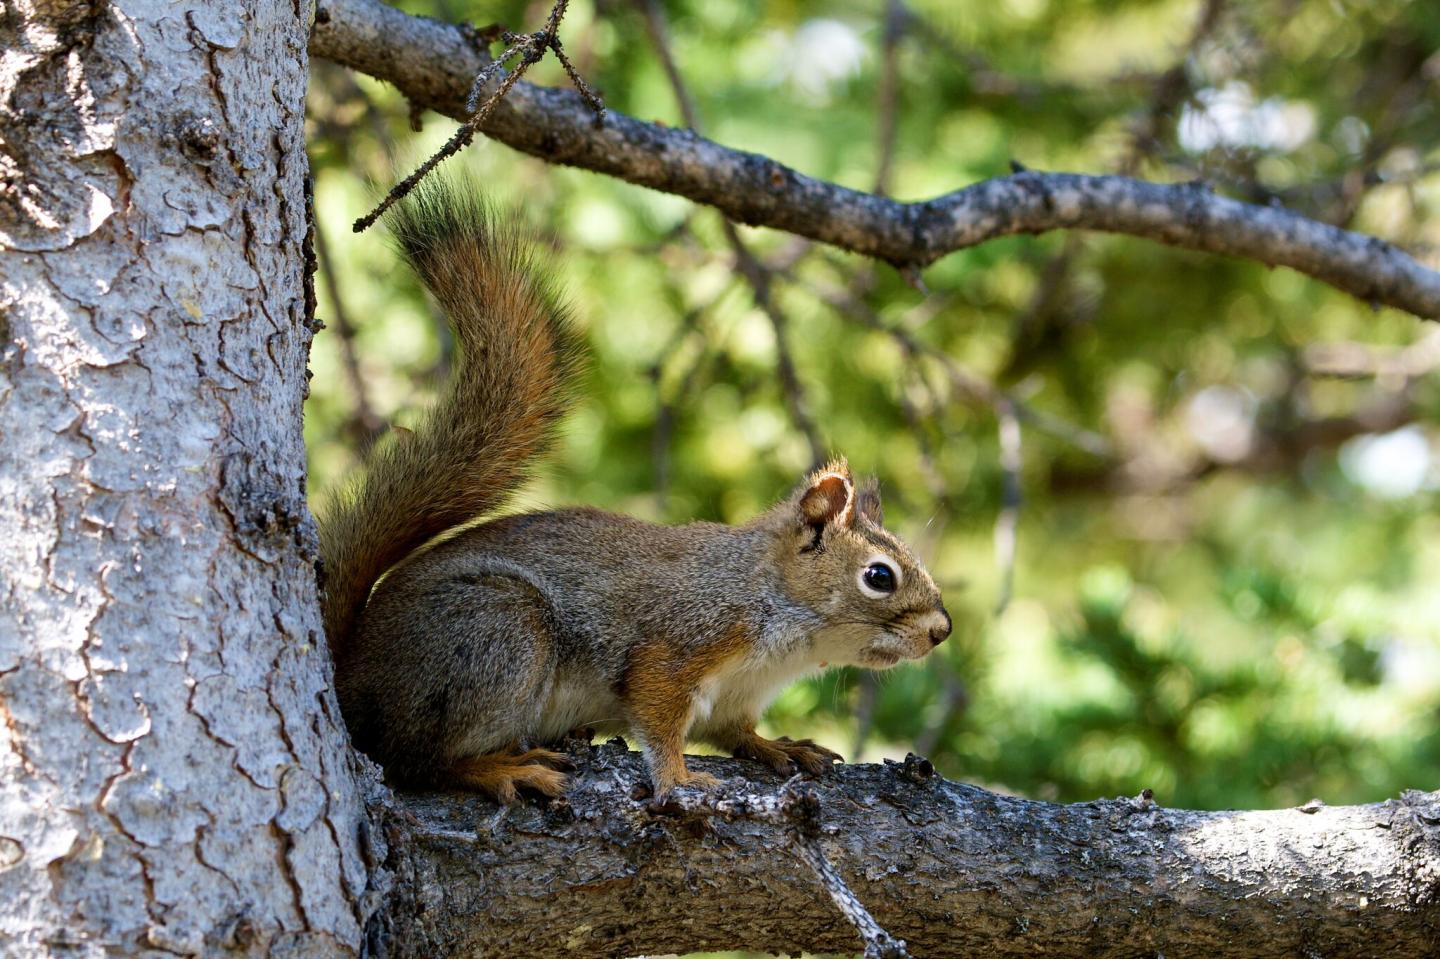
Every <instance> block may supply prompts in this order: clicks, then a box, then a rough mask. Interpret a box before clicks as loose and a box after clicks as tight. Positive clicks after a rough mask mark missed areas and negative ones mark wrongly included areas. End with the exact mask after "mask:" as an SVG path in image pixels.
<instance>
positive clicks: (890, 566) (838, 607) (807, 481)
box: [320, 177, 951, 802]
mask: <svg viewBox="0 0 1440 959" xmlns="http://www.w3.org/2000/svg"><path fill="white" fill-rule="evenodd" d="M387 220H388V226H389V228H390V231H391V233H392V236H393V237H394V239H395V241H396V243H397V245H398V247H399V249H400V252H401V255H402V256H403V258H404V259H405V260H406V261H407V262H408V264H409V265H410V266H411V267H412V268H413V269H414V271H415V272H416V274H417V275H418V276H419V278H420V279H421V281H422V282H423V284H424V285H425V286H426V287H427V288H428V289H429V290H430V292H431V294H432V295H433V296H434V298H435V300H436V301H437V303H438V304H439V305H440V307H441V308H442V310H443V311H444V313H445V315H446V316H447V318H448V321H449V323H450V325H451V327H452V328H453V331H454V336H455V340H456V343H457V345H458V348H459V357H458V360H457V362H456V365H455V371H454V373H453V374H452V376H451V378H450V382H449V383H448V384H447V386H446V388H445V390H444V393H443V395H442V396H441V398H440V399H439V401H438V402H437V404H436V405H435V407H434V409H432V410H431V411H430V412H429V413H428V415H427V416H426V418H425V419H424V420H423V422H421V423H420V425H419V426H417V427H416V428H415V429H414V430H413V431H412V432H408V433H403V434H400V435H396V436H393V437H389V438H387V439H386V441H384V442H381V443H380V444H378V445H377V447H376V448H375V449H374V450H372V451H371V453H370V455H369V456H368V462H367V463H366V464H365V466H364V468H363V470H362V471H361V472H360V476H359V479H358V482H356V483H354V484H352V486H351V488H350V489H349V491H348V494H346V495H342V496H340V497H338V498H337V502H336V504H335V506H334V508H333V509H332V510H331V511H330V512H329V515H327V516H326V517H325V518H324V519H323V521H322V522H321V526H320V536H321V559H322V571H323V576H324V597H325V598H324V619H325V629H326V634H327V636H328V638H329V641H330V646H331V650H332V653H333V655H334V659H335V681H336V690H337V693H338V697H339V701H340V707H341V712H342V714H343V716H344V718H345V722H346V724H347V726H348V728H349V730H350V733H351V737H352V740H353V741H354V743H355V745H356V746H357V747H358V748H359V749H360V750H362V751H363V752H365V753H367V754H368V755H369V756H370V757H371V758H373V759H375V760H376V761H378V762H379V763H380V764H381V765H382V766H383V767H384V768H385V771H386V775H387V777H390V778H392V780H394V781H400V782H405V783H409V784H413V785H422V786H423V785H430V786H439V787H452V788H456V787H458V788H464V789H470V790H474V791H479V792H483V793H488V794H489V795H491V796H492V797H494V798H495V799H497V800H499V801H502V802H511V801H514V800H515V799H516V798H517V792H516V790H517V788H526V789H532V790H535V791H537V792H539V793H541V794H544V795H548V796H555V795H559V794H560V793H561V792H563V790H564V789H565V785H566V782H567V777H566V775H565V771H566V770H567V769H568V768H570V764H569V762H568V760H567V759H566V757H565V755H564V754H563V753H560V752H556V751H553V750H550V749H546V748H543V747H544V745H546V744H554V743H555V742H557V741H558V740H560V739H561V738H562V737H563V736H564V735H566V734H567V733H568V732H571V731H573V730H575V729H578V728H582V727H585V726H591V727H595V726H603V725H604V724H607V723H608V724H615V725H618V726H620V727H623V728H628V730H629V732H630V734H631V735H632V737H633V738H634V739H636V740H638V742H639V744H640V745H641V746H642V748H643V750H644V756H645V761H646V765H647V768H648V770H649V773H650V776H651V780H652V784H653V788H654V790H655V792H656V794H657V795H659V796H665V795H667V794H668V793H669V792H670V790H672V789H673V788H675V787H677V786H694V787H702V788H709V787H713V786H714V785H716V784H717V780H715V778H714V777H712V776H709V775H707V774H705V773H700V772H692V771H690V770H689V769H687V768H686V765H685V757H684V747H685V744H686V741H687V740H688V739H696V740H700V741H704V742H708V743H710V744H712V745H714V746H718V747H720V748H722V749H724V750H727V751H729V752H731V753H733V754H734V755H735V756H737V757H741V758H748V759H752V760H758V761H759V762H761V763H764V764H766V765H768V766H770V767H771V768H773V769H775V770H777V771H779V772H781V773H785V774H793V773H795V772H797V771H799V770H803V771H804V772H806V773H808V774H820V773H822V772H824V771H825V770H827V769H829V768H830V765H831V763H832V762H834V761H838V760H840V759H841V757H840V756H839V755H838V754H837V753H834V752H832V751H831V750H829V749H826V748H825V747H823V746H820V745H817V744H816V743H814V742H813V741H811V740H799V741H791V740H789V739H787V738H782V739H778V740H770V739H765V738H762V737H761V736H760V735H759V734H757V733H756V731H755V724H756V721H757V720H758V719H759V717H760V715H761V713H762V712H763V711H764V710H765V708H766V706H767V705H768V704H769V703H770V701H771V700H772V699H773V698H774V697H775V696H776V695H777V694H778V693H779V692H780V690H781V689H782V688H783V687H784V686H786V685H787V684H788V683H790V682H791V681H793V680H795V679H797V678H799V677H801V676H804V675H807V674H810V673H813V672H815V671H817V670H819V669H821V668H823V667H825V666H827V665H829V664H853V665H858V666H863V667H868V668H871V669H886V668H888V667H890V666H893V665H895V664H896V663H898V662H900V661H901V660H906V659H919V658H920V657H923V656H925V655H926V654H927V653H929V652H930V651H931V649H932V648H934V647H935V646H936V645H938V644H939V643H940V642H941V641H943V640H944V639H945V638H946V636H948V635H949V634H950V630H951V620H950V615H949V613H948V612H947V611H946V610H945V607H944V605H943V604H942V602H941V595H940V590H939V588H938V587H937V586H936V585H935V582H934V580H933V579H932V578H931V577H930V575H929V573H927V572H926V570H925V568H924V567H923V566H922V565H921V563H920V562H919V561H918V560H917V559H916V558H915V556H914V555H913V554H912V553H911V551H910V550H909V549H908V548H907V547H906V546H905V545H904V544H903V543H902V542H901V541H900V540H899V539H897V538H896V537H895V536H894V535H893V534H892V533H890V532H888V531H887V530H886V529H885V528H884V525H883V516H882V513H881V504H880V494H879V490H878V488H877V486H876V484H875V483H874V482H873V481H871V482H867V483H863V484H857V483H856V482H855V480H854V479H853V478H852V476H851V473H850V470H849V468H848V466H847V465H846V462H845V461H844V460H843V459H837V460H834V461H833V462H831V463H829V464H828V465H827V466H825V467H823V468H821V469H818V470H816V471H814V472H813V473H811V474H810V475H808V476H807V477H805V478H804V479H803V481H801V482H800V483H799V485H798V486H797V487H796V488H795V489H794V491H793V492H792V493H791V494H790V495H789V496H787V497H786V498H785V499H783V500H781V501H780V502H779V503H778V504H777V505H775V506H774V507H772V508H771V509H769V510H768V511H766V512H764V513H762V514H761V515H759V516H757V517H755V518H754V519H752V520H750V521H749V522H747V523H744V524H741V525H736V526H730V525H724V524H718V523H704V522H697V523H690V524H688V525H683V526H662V525H657V524H653V523H649V522H644V521H641V520H638V519H632V518H630V517H626V516H621V515H616V514H612V513H607V512H602V511H600V510H598V509H590V508H571V509H558V510H554V511H549V512H538V513H528V514H521V515H510V516H504V517H502V518H498V519H490V520H489V521H485V522H479V523H478V524H477V523H476V521H477V520H481V519H483V518H484V517H486V516H488V515H490V514H492V513H493V512H494V511H495V510H496V509H497V508H499V507H500V506H501V505H502V504H503V503H504V502H505V500H506V499H507V497H508V496H509V494H510V493H511V492H512V491H513V490H514V489H515V488H516V487H517V485H519V483H520V482H521V480H522V479H523V477H524V474H525V470H526V468H527V466H529V465H530V464H531V463H532V461H533V460H534V459H535V458H536V457H537V455H539V454H540V453H541V452H542V451H543V450H544V449H545V447H546V446H547V443H548V441H549V438H550V436H551V434H552V433H553V431H554V428H555V426H556V424H557V421H559V420H560V418H561V417H562V415H563V414H564V412H565V411H566V408H567V404H568V396H569V394H570V386H569V384H570V381H571V379H572V372H573V369H574V367H575V365H576V361H575V356H576V350H575V347H574V345H573V340H572V336H571V334H570V332H569V329H568V319H567V308H566V306H565V305H564V304H563V303H562V301H561V299H560V297H559V296H558V294H557V293H556V290H555V289H554V286H553V284H552V283H551V282H550V281H549V279H548V278H547V277H546V275H545V274H544V273H543V272H542V271H541V270H539V269H537V267H536V265H535V263H534V262H533V261H532V259H531V258H530V257H529V256H528V254H527V253H526V249H527V247H526V241H525V239H524V237H523V236H522V235H521V234H520V232H519V231H518V230H517V229H516V228H515V227H514V226H513V225H511V224H510V223H508V222H506V221H505V220H504V219H503V218H500V217H497V216H496V215H494V214H493V213H492V212H490V211H489V209H488V207H487V206H486V204H485V203H484V202H483V201H481V200H480V199H478V198H477V197H476V195H475V193H474V191H473V190H469V189H466V188H463V187H462V186H461V185H460V184H457V183H456V182H455V181H446V180H440V179H437V178H434V177H432V178H430V179H428V180H426V181H424V182H423V183H422V184H421V185H420V186H419V188H418V189H417V190H416V191H415V192H414V193H413V194H412V195H411V196H410V197H408V198H407V199H405V200H404V201H402V202H401V203H400V204H398V205H397V206H396V207H395V208H394V209H392V211H391V212H390V213H389V214H388V217H387ZM441 534H448V535H446V536H442V535H441Z"/></svg>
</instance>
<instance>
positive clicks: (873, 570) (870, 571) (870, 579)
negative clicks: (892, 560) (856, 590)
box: [861, 563, 895, 593]
mask: <svg viewBox="0 0 1440 959" xmlns="http://www.w3.org/2000/svg"><path fill="white" fill-rule="evenodd" d="M861 579H862V581H863V582H864V583H865V585H866V586H868V587H870V588H871V589H873V590H874V591H875V592H877V593H893V592H895V571H894V570H893V569H891V568H890V567H889V566H886V565H885V564H884V563H871V564H870V565H869V566H867V567H865V572H864V574H863V575H862V577H861Z"/></svg>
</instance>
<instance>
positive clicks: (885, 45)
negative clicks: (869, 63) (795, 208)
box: [875, 0, 909, 196]
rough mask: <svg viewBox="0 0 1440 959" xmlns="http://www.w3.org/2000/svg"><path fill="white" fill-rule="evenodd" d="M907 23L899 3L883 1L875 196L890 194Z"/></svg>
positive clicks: (904, 11) (901, 5) (904, 12)
mask: <svg viewBox="0 0 1440 959" xmlns="http://www.w3.org/2000/svg"><path fill="white" fill-rule="evenodd" d="M908 22H909V17H908V16H907V14H906V10H905V4H904V3H903V2H901V0H886V2H885V28H884V32H883V33H882V35H881V42H880V46H881V62H882V64H883V66H882V67H881V70H880V93H879V97H878V99H879V110H878V113H879V117H880V123H879V126H878V128H877V133H876V137H875V139H876V141H877V143H878V144H879V151H878V153H879V159H878V160H877V161H876V163H875V195H876V196H886V195H888V194H889V192H890V172H891V167H892V166H894V163H895V139H896V134H897V133H898V132H899V113H900V110H899V100H900V37H901V35H902V34H903V33H904V32H905V26H906V24H907V23H908Z"/></svg>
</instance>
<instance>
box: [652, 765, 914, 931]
mask: <svg viewBox="0 0 1440 959" xmlns="http://www.w3.org/2000/svg"><path fill="white" fill-rule="evenodd" d="M654 808H655V810H656V811H657V812H662V813H674V812H677V811H679V812H684V813H688V814H690V815H701V816H709V815H715V816H723V817H724V818H726V819H752V820H756V821H758V822H768V823H776V824H779V825H784V826H786V827H787V828H786V835H787V837H788V839H789V842H790V850H791V852H793V853H794V854H795V856H796V857H797V858H798V859H800V861H801V862H803V863H805V865H807V866H809V867H810V869H811V871H812V872H814V874H815V878H816V879H817V880H818V881H819V883H820V885H821V887H823V888H824V890H825V891H826V892H827V893H828V894H829V896H830V899H831V901H833V902H834V903H835V906H836V908H838V909H839V910H840V913H841V914H842V915H843V916H844V917H845V918H846V919H847V920H849V922H850V924H851V925H852V926H854V927H855V931H856V932H858V933H860V938H861V939H862V940H863V941H864V943H865V959H909V955H910V954H909V952H907V951H906V949H905V940H903V939H896V938H895V937H894V936H892V935H890V934H889V933H888V932H886V931H885V930H884V928H882V927H881V925H880V923H878V922H876V921H875V917H874V916H872V915H871V914H870V911H869V910H868V909H866V908H865V905H864V904H863V903H862V902H861V901H860V899H859V897H857V896H856V895H855V893H854V892H852V891H851V889H850V887H849V886H848V885H847V884H846V882H845V879H844V877H843V876H841V875H840V873H839V872H838V871H837V870H836V869H835V867H834V866H833V865H832V864H831V863H830V860H829V859H828V858H827V857H826V855H825V850H824V849H823V848H822V847H821V845H820V835H821V832H820V798H819V796H818V795H817V794H816V792H815V790H814V789H813V788H812V787H811V786H810V785H809V784H808V783H806V782H804V781H803V777H801V776H794V777H792V778H791V779H790V780H788V781H787V782H786V783H785V784H784V785H783V786H781V787H780V789H779V790H778V791H777V792H774V793H770V794H762V793H758V792H753V791H745V792H741V793H736V794H730V795H719V796H716V795H711V794H705V793H691V792H689V791H688V790H682V791H680V792H676V793H672V794H671V795H670V796H669V797H668V798H667V799H666V800H665V802H664V803H662V804H657V805H656V806H655V807H654Z"/></svg>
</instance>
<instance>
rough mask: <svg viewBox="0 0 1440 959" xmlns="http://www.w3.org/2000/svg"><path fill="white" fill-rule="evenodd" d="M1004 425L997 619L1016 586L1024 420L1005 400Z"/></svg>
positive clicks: (999, 413) (998, 411)
mask: <svg viewBox="0 0 1440 959" xmlns="http://www.w3.org/2000/svg"><path fill="white" fill-rule="evenodd" d="M995 415H996V419H997V420H998V421H999V425H1000V470H1001V475H1002V477H1003V479H1002V481H1001V483H1000V489H1001V497H1002V498H1001V503H1000V513H999V514H998V515H997V516H996V517H995V565H996V567H997V568H998V569H999V571H1000V585H999V589H998V591H997V593H998V595H997V598H996V600H995V616H996V618H999V617H1000V616H1002V615H1004V613H1005V608H1006V607H1007V606H1009V605H1010V596H1011V593H1012V592H1013V590H1014V585H1015V539H1016V527H1017V526H1018V525H1019V522H1020V469H1021V446H1020V418H1019V417H1018V416H1016V415H1015V404H1014V403H1013V402H1012V401H1011V400H1009V399H1006V400H1003V401H1002V402H1001V403H1000V404H999V405H998V406H997V407H996V408H995Z"/></svg>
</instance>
